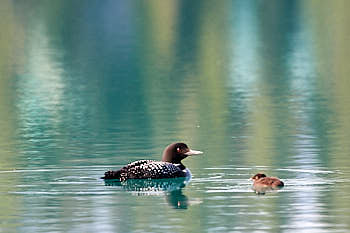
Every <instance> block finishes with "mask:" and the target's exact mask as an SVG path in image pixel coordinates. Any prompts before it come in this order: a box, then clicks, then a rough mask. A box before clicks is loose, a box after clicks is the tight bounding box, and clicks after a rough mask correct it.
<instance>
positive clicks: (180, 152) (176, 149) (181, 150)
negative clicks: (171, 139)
mask: <svg viewBox="0 0 350 233" xmlns="http://www.w3.org/2000/svg"><path fill="white" fill-rule="evenodd" d="M202 153H203V152H201V151H197V150H191V149H190V148H188V146H187V145H186V144H185V143H181V142H178V143H172V144H170V145H169V146H167V147H166V148H165V149H164V151H163V158H162V161H163V162H169V163H174V164H181V160H183V159H184V158H186V157H187V156H191V155H199V154H202Z"/></svg>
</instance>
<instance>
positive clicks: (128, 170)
mask: <svg viewBox="0 0 350 233" xmlns="http://www.w3.org/2000/svg"><path fill="white" fill-rule="evenodd" d="M185 176H186V173H185V172H183V171H182V170H181V169H180V168H179V167H178V166H176V165H174V164H172V163H168V162H159V161H153V160H139V161H136V162H133V163H130V164H128V165H126V166H125V167H123V168H121V169H120V170H118V171H108V172H106V173H105V176H104V177H103V179H119V180H120V181H124V180H127V179H163V178H175V177H185Z"/></svg>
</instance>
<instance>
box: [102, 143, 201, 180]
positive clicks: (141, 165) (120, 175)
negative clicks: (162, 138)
mask: <svg viewBox="0 0 350 233" xmlns="http://www.w3.org/2000/svg"><path fill="white" fill-rule="evenodd" d="M202 153H203V152H201V151H196V150H191V149H189V148H188V146H187V145H186V144H185V143H172V144H170V145H169V146H167V147H166V148H165V149H164V151H163V157H162V161H154V160H138V161H135V162H133V163H129V164H128V165H126V166H124V167H123V168H121V169H120V170H117V171H107V172H105V176H104V177H101V178H102V179H105V180H107V179H118V180H120V181H125V180H127V179H163V178H176V177H186V175H187V170H186V167H185V165H183V164H182V163H181V160H183V159H184V158H186V157H187V156H191V155H198V154H202Z"/></svg>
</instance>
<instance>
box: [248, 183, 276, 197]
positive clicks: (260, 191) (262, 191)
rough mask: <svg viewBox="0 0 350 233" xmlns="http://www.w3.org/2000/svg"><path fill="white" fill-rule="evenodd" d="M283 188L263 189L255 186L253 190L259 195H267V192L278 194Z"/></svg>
mask: <svg viewBox="0 0 350 233" xmlns="http://www.w3.org/2000/svg"><path fill="white" fill-rule="evenodd" d="M282 188H283V187H263V186H259V185H253V187H252V189H253V190H254V192H255V193H256V194H258V195H265V194H266V193H267V192H277V191H278V190H280V189H282Z"/></svg>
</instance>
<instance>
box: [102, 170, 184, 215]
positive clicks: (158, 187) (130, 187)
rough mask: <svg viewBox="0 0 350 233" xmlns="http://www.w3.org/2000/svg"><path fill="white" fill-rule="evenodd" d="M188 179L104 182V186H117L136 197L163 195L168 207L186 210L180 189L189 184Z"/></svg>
mask: <svg viewBox="0 0 350 233" xmlns="http://www.w3.org/2000/svg"><path fill="white" fill-rule="evenodd" d="M189 181H190V178H187V177H180V178H172V179H130V180H126V181H123V182H120V181H119V180H105V185H106V186H119V187H122V188H123V189H124V190H126V191H129V192H132V193H133V194H135V195H137V196H156V195H165V199H166V201H167V203H168V204H169V206H171V207H172V208H174V209H187V208H188V206H189V201H188V198H187V196H186V195H184V194H183V192H182V189H183V188H184V187H185V186H186V185H187V184H188V183H189Z"/></svg>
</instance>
